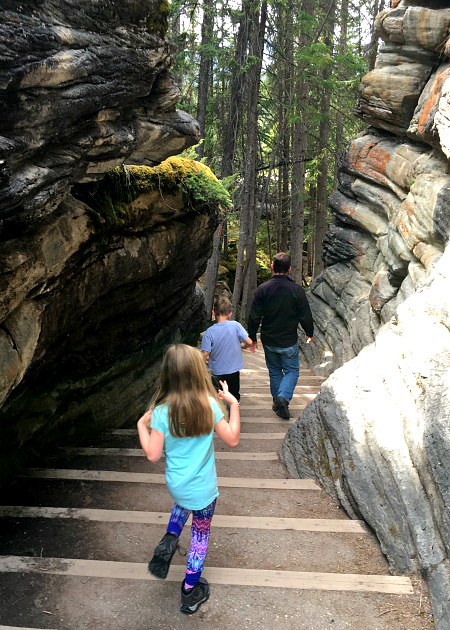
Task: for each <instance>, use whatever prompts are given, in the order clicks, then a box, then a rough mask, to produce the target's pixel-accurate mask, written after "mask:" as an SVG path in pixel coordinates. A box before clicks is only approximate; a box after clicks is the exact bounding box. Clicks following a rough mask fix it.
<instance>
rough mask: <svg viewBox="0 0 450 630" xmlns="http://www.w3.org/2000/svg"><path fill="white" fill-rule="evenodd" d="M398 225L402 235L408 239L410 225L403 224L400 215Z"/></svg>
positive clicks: (410, 234) (409, 236)
mask: <svg viewBox="0 0 450 630" xmlns="http://www.w3.org/2000/svg"><path fill="white" fill-rule="evenodd" d="M398 226H399V228H400V231H401V233H402V234H403V236H404V237H406V240H409V239H410V238H411V236H412V233H411V227H410V226H409V225H405V223H403V221H402V219H401V218H400V217H399V219H398Z"/></svg>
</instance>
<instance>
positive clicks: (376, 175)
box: [349, 140, 392, 186]
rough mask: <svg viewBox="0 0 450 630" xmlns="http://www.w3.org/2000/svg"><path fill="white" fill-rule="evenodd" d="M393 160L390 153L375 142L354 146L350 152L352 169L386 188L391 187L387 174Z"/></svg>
mask: <svg viewBox="0 0 450 630" xmlns="http://www.w3.org/2000/svg"><path fill="white" fill-rule="evenodd" d="M391 159H392V158H391V154H390V153H389V151H386V149H384V148H383V147H381V146H380V145H379V143H378V142H375V141H373V140H372V141H370V142H368V143H367V144H364V145H363V146H360V147H357V146H356V145H355V144H352V145H351V147H350V150H349V167H350V169H351V170H353V171H355V172H357V173H360V174H361V175H366V176H367V177H369V178H370V179H373V180H375V181H377V182H379V183H380V184H383V185H384V186H389V181H388V178H387V177H386V173H387V168H388V164H389V163H390V162H391Z"/></svg>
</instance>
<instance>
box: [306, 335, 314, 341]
mask: <svg viewBox="0 0 450 630" xmlns="http://www.w3.org/2000/svg"><path fill="white" fill-rule="evenodd" d="M312 340H313V338H312V337H308V335H306V343H311V341H312Z"/></svg>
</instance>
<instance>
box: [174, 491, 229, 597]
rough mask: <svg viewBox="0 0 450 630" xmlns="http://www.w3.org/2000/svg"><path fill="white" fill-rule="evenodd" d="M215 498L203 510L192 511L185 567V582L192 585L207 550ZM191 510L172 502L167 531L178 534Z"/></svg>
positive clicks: (200, 569) (203, 561)
mask: <svg viewBox="0 0 450 630" xmlns="http://www.w3.org/2000/svg"><path fill="white" fill-rule="evenodd" d="M216 501H217V499H214V501H213V502H212V503H210V505H208V506H207V507H205V508H203V510H193V511H192V528H191V548H190V549H189V556H188V561H187V568H186V584H189V585H191V586H194V585H195V584H197V582H198V581H199V579H200V575H201V573H202V571H203V565H204V563H205V558H206V553H207V551H208V539H209V532H210V528H211V520H212V517H213V514H214V509H215V507H216ZM190 513H191V510H187V509H186V508H182V507H181V506H179V505H178V503H174V504H173V508H172V513H171V515H170V521H169V524H168V526H167V532H169V533H171V534H175V535H176V536H179V535H180V534H181V531H182V529H183V527H184V525H185V523H186V521H187V520H188V518H189V514H190Z"/></svg>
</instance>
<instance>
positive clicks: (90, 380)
mask: <svg viewBox="0 0 450 630" xmlns="http://www.w3.org/2000/svg"><path fill="white" fill-rule="evenodd" d="M168 10H169V5H168V3H167V2H165V1H164V2H161V1H160V0H158V1H156V2H155V1H154V0H142V1H141V2H134V1H133V0H121V2H116V1H115V0H109V1H105V2H101V3H99V2H92V0H76V1H72V0H44V1H42V0H24V1H23V2H21V3H17V2H15V1H12V0H4V1H3V2H2V6H1V8H0V56H1V58H2V64H1V67H0V99H1V103H2V105H3V107H2V116H1V117H0V430H1V433H2V436H3V437H2V440H1V443H0V462H1V464H0V481H1V480H2V479H4V478H5V476H7V475H8V474H9V473H10V471H11V468H14V467H16V466H18V465H19V464H20V463H21V462H23V461H24V460H25V461H26V460H28V459H29V458H30V457H31V456H32V455H33V454H36V453H39V452H41V451H42V450H43V449H46V448H48V447H49V446H50V445H54V444H55V443H56V444H59V443H61V444H68V443H75V442H77V441H79V440H80V439H81V438H82V437H83V436H85V435H87V434H90V433H93V432H95V431H98V430H101V429H102V428H105V427H117V426H120V425H122V424H124V423H125V422H127V421H130V419H133V418H136V417H137V415H138V414H139V413H140V412H141V411H142V409H143V408H144V407H145V405H146V403H147V401H148V399H149V396H150V393H151V388H152V386H153V383H154V380H155V378H156V373H157V369H158V360H159V358H160V357H161V353H162V351H163V348H164V346H165V345H166V344H167V343H169V342H171V341H173V340H181V339H183V340H188V341H193V342H195V340H196V336H197V335H198V332H199V330H200V329H201V326H202V323H203V317H204V315H203V309H204V303H203V297H202V295H201V294H200V293H201V292H200V293H199V291H198V290H197V289H196V278H197V277H198V276H200V275H201V273H202V272H203V271H204V268H205V266H206V262H207V259H208V257H209V254H210V249H211V239H212V235H213V232H214V229H215V227H216V224H217V210H216V209H211V206H207V205H205V204H203V205H199V204H196V205H195V204H194V205H192V203H188V200H187V198H186V195H185V194H184V193H183V192H182V191H180V190H176V188H173V187H172V188H171V189H170V190H168V189H161V190H159V189H158V190H156V191H155V190H152V189H151V188H149V190H148V192H147V193H146V194H142V195H139V196H138V197H137V198H135V199H134V200H133V203H132V204H128V205H122V206H121V207H120V210H121V211H122V212H123V213H124V218H122V219H121V220H120V221H117V224H116V225H115V224H114V220H115V218H116V215H115V214H114V212H115V209H114V207H111V208H109V207H106V206H105V208H104V211H105V212H109V211H111V212H112V215H111V216H112V217H113V218H112V219H111V216H109V220H108V221H109V222H108V221H105V220H104V217H103V218H102V216H101V215H100V214H99V213H98V212H97V211H94V209H93V207H90V206H89V203H90V201H89V195H90V194H93V193H95V187H96V186H97V184H96V182H97V181H98V180H100V179H101V178H103V177H104V175H105V173H106V172H108V171H110V170H111V169H112V168H114V167H116V166H117V165H118V164H122V163H124V162H127V163H129V164H146V165H149V166H152V165H154V164H158V163H159V162H161V161H162V160H164V159H165V158H166V157H168V156H170V155H174V154H177V153H179V152H180V151H182V150H183V149H184V148H186V147H188V146H190V145H192V144H195V143H196V142H198V125H197V123H196V121H195V120H193V119H192V118H191V117H190V116H188V115H187V114H186V113H184V112H180V111H178V110H177V109H176V107H175V105H176V102H177V100H178V98H179V96H180V90H179V88H178V87H177V86H176V85H175V84H174V82H173V78H172V77H171V75H170V73H169V67H170V65H171V63H172V61H173V54H174V46H173V44H172V43H171V42H170V40H168V39H167V37H166V36H165V27H166V20H167V12H168ZM125 173H128V171H125ZM74 184H76V193H74V194H76V197H75V196H73V195H72V194H71V191H72V187H73V186H74ZM131 184H132V182H131ZM83 191H84V194H83ZM111 222H112V223H111Z"/></svg>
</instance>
